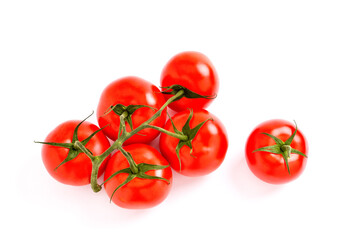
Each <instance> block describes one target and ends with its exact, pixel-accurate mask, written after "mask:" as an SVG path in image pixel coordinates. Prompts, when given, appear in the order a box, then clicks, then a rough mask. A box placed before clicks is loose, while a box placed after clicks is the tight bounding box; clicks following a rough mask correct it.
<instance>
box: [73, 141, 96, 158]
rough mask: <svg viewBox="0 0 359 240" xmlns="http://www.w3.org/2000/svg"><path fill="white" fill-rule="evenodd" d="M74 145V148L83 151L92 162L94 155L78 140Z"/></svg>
mask: <svg viewBox="0 0 359 240" xmlns="http://www.w3.org/2000/svg"><path fill="white" fill-rule="evenodd" d="M74 146H75V148H77V149H80V150H81V151H82V152H83V153H85V154H86V155H87V156H88V157H89V158H90V159H91V161H92V162H93V161H94V159H95V157H94V156H93V155H92V153H91V152H90V151H89V150H88V149H87V148H86V147H85V146H84V145H83V144H82V143H81V142H80V141H76V142H75V144H74Z"/></svg>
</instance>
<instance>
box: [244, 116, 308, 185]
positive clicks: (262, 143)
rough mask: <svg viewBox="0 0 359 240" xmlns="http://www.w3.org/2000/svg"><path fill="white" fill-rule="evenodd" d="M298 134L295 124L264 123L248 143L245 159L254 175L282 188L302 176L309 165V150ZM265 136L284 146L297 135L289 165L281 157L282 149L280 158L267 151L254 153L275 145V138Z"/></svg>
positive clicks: (285, 122)
mask: <svg viewBox="0 0 359 240" xmlns="http://www.w3.org/2000/svg"><path fill="white" fill-rule="evenodd" d="M295 130H296V126H294V125H293V124H292V123H290V122H288V121H285V120H280V119H274V120H269V121H266V122H263V123H261V124H260V125H258V126H257V127H256V128H255V129H254V130H253V131H252V133H251V134H250V135H249V137H248V140H247V143H246V159H247V163H248V166H249V168H250V170H251V171H252V172H253V173H254V175H256V176H257V177H258V178H259V179H261V180H263V181H265V182H267V183H272V184H282V183H287V182H289V181H292V180H294V179H296V178H297V177H298V176H299V175H300V174H301V173H302V172H303V170H304V168H305V165H306V163H307V157H306V154H307V153H308V146H307V141H306V138H305V137H304V135H303V134H302V132H301V131H300V130H297V132H296V133H295ZM263 133H266V134H271V135H272V136H274V137H277V138H278V139H280V140H282V141H283V142H285V141H286V140H287V139H289V138H290V137H291V136H292V135H294V133H295V136H294V138H293V140H292V142H291V143H290V144H289V145H290V147H291V149H292V151H291V154H290V155H289V159H288V165H287V164H286V161H285V158H284V156H283V155H282V153H283V151H282V150H281V149H283V148H280V149H278V151H280V153H277V154H276V153H272V152H267V151H255V150H257V149H260V148H263V147H268V146H275V145H276V142H275V140H274V139H273V138H272V137H270V136H268V135H266V134H263ZM254 151H255V152H254ZM298 151H299V152H298ZM296 152H298V153H296ZM300 153H302V154H300ZM304 155H305V156H304Z"/></svg>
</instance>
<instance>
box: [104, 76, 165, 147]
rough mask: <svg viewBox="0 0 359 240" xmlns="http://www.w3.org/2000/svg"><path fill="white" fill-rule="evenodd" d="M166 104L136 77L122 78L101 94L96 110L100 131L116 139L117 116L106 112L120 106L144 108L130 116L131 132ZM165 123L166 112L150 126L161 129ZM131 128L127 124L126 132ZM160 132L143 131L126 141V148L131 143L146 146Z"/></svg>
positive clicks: (150, 86) (155, 91)
mask: <svg viewBox="0 0 359 240" xmlns="http://www.w3.org/2000/svg"><path fill="white" fill-rule="evenodd" d="M164 103H165V99H164V97H163V95H162V94H161V93H160V90H159V89H158V88H157V87H156V86H155V85H153V84H151V83H150V82H147V81H145V80H143V79H141V78H138V77H124V78H120V79H118V80H116V81H114V82H112V83H111V84H109V85H108V86H107V87H106V88H105V89H104V91H103V92H102V95H101V98H100V102H99V104H98V107H97V119H98V123H99V125H100V127H101V128H102V127H105V126H106V127H105V128H104V130H103V131H104V133H105V135H106V136H108V137H109V138H110V139H112V140H113V141H115V140H116V139H117V138H118V131H119V127H120V116H119V115H117V114H116V113H115V111H109V109H111V107H113V106H116V105H117V104H122V105H123V106H126V107H127V106H129V105H146V106H149V107H141V108H139V109H137V110H136V111H134V112H133V114H132V116H129V117H130V118H131V119H130V121H131V122H130V123H131V124H132V128H133V129H134V128H136V127H138V126H139V125H141V124H142V123H143V122H145V121H147V120H148V119H149V118H151V117H152V116H153V115H154V114H155V112H156V111H157V110H158V109H160V108H161V107H162V105H163V104H164ZM165 122H166V110H164V111H163V112H162V114H161V116H160V117H158V118H156V119H155V120H154V121H153V122H152V123H151V125H154V126H158V127H162V126H163V125H164V124H165ZM131 124H129V122H128V121H126V129H127V131H128V132H129V131H131ZM158 134H159V132H158V131H157V130H154V129H149V128H147V129H144V130H142V131H140V132H139V133H138V134H135V135H134V136H132V137H131V138H129V139H128V140H127V141H126V142H125V145H127V144H132V143H149V142H150V141H152V140H153V139H154V138H156V137H157V136H158Z"/></svg>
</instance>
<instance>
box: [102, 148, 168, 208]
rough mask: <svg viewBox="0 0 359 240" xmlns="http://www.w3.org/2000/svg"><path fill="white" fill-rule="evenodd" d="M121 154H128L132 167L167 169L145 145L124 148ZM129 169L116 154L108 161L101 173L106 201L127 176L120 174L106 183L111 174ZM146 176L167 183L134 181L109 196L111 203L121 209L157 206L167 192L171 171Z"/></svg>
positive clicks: (149, 172)
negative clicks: (102, 173) (124, 152)
mask: <svg viewBox="0 0 359 240" xmlns="http://www.w3.org/2000/svg"><path fill="white" fill-rule="evenodd" d="M124 150H125V151H127V152H128V153H130V154H131V156H132V158H133V160H134V161H135V162H136V164H141V163H146V164H154V165H162V166H168V162H167V161H166V159H165V158H164V157H163V156H162V155H161V154H160V153H159V152H158V151H157V150H156V149H155V148H153V147H151V146H149V145H146V144H132V145H128V146H126V147H124ZM128 167H129V163H128V161H127V159H126V158H125V157H124V155H123V154H122V153H121V152H120V151H118V152H116V153H115V154H114V155H113V156H112V157H111V159H110V160H109V162H108V164H107V167H106V170H105V176H104V179H105V184H104V186H105V189H106V193H107V194H108V196H109V197H111V196H112V194H113V192H114V191H115V190H116V188H117V187H118V186H119V185H120V184H122V183H123V182H124V181H125V180H126V178H127V177H128V176H129V174H128V173H120V174H117V175H115V176H114V177H112V178H111V179H110V180H109V181H107V179H108V178H109V177H110V176H111V175H112V174H114V173H115V172H117V171H119V170H121V169H125V168H128ZM146 174H148V175H150V176H156V177H160V178H164V179H167V180H168V181H169V182H166V181H164V180H161V179H142V178H137V177H136V178H134V179H133V180H131V181H130V182H128V183H126V184H125V185H123V186H122V187H120V188H118V190H116V191H115V193H114V194H113V196H112V202H114V203H115V204H116V205H118V206H120V207H123V208H130V209H141V208H150V207H154V206H156V205H158V204H159V203H161V202H162V201H163V200H164V199H165V198H166V197H167V195H168V193H169V191H170V189H171V185H172V184H171V182H172V170H171V168H170V167H169V166H168V167H166V168H163V169H160V170H150V171H147V172H146Z"/></svg>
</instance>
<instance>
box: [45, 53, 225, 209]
mask: <svg viewBox="0 0 359 240" xmlns="http://www.w3.org/2000/svg"><path fill="white" fill-rule="evenodd" d="M160 85H161V89H158V88H157V87H156V86H155V85H153V84H152V83H150V82H148V81H146V80H144V79H141V78H139V77H134V76H129V77H123V78H120V79H118V80H116V81H113V82H112V83H110V84H109V85H108V86H107V87H106V88H105V89H104V90H103V92H102V94H101V97H100V100H99V104H98V107H97V120H98V125H99V127H97V126H95V125H94V124H91V123H89V122H88V121H86V119H85V120H83V121H68V122H65V123H63V124H61V125H59V126H58V127H57V128H55V129H54V130H53V131H52V132H51V133H50V134H49V135H48V137H47V138H46V140H45V142H41V143H43V144H44V146H43V149H42V153H43V154H42V156H43V162H44V164H45V166H46V169H47V170H48V172H49V173H50V174H51V175H52V176H53V177H54V178H55V179H56V180H58V181H60V182H62V183H65V184H70V185H85V184H89V183H90V184H91V187H92V189H93V190H94V191H95V192H97V191H100V190H101V189H102V186H104V188H105V190H106V192H107V194H108V195H109V197H110V198H111V200H112V202H114V203H115V204H116V205H118V206H120V207H124V208H149V207H153V206H155V205H157V204H159V203H160V202H162V201H163V200H164V199H165V198H166V197H167V195H168V193H169V191H170V189H171V182H172V181H173V179H172V169H173V170H175V171H177V172H178V173H179V174H183V175H186V176H201V175H205V174H209V173H211V172H212V171H214V170H215V169H217V168H218V167H219V166H220V165H221V163H222V162H223V160H224V158H225V155H226V152H227V148H228V139H227V134H226V131H225V128H224V126H223V124H222V123H221V122H220V120H219V119H218V118H217V117H216V116H215V115H213V114H212V113H210V112H208V111H207V110H205V108H206V107H207V106H208V105H209V104H210V103H211V102H212V101H213V99H214V98H215V97H216V95H217V92H218V87H219V81H218V76H217V73H216V70H215V68H214V66H213V65H212V63H211V62H210V60H209V59H208V58H207V57H206V56H205V55H203V54H201V53H198V52H183V53H180V54H178V55H176V56H174V57H173V58H172V59H170V60H169V62H168V63H167V64H166V65H165V67H164V68H163V71H162V75H161V81H160ZM167 107H169V108H171V109H172V110H173V111H175V112H176V113H175V114H174V115H173V116H172V117H171V116H170V115H169V114H168V113H167ZM159 134H160V140H159V150H157V149H155V148H154V147H152V146H150V145H149V143H151V142H152V141H153V140H154V139H155V138H156V137H158V135H159ZM109 140H110V141H111V142H112V143H110V141H109ZM111 155H112V156H111ZM103 172H104V182H103V183H102V184H98V182H97V181H98V177H99V176H100V175H101V174H102V173H103Z"/></svg>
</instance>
